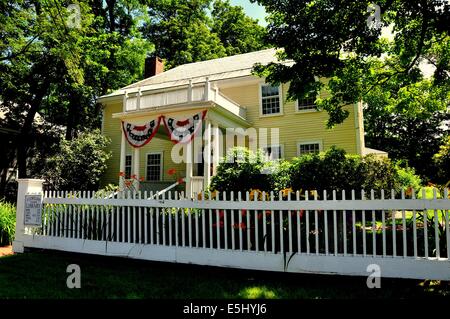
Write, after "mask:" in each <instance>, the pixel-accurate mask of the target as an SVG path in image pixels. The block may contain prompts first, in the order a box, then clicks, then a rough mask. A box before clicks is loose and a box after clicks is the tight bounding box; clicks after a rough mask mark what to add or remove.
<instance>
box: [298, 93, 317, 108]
mask: <svg viewBox="0 0 450 319" xmlns="http://www.w3.org/2000/svg"><path fill="white" fill-rule="evenodd" d="M315 101H316V96H315V95H314V93H310V95H309V96H308V97H305V98H303V99H301V100H297V101H296V102H295V104H296V111H304V110H315V109H316V103H315Z"/></svg>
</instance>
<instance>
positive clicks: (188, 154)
mask: <svg viewBox="0 0 450 319" xmlns="http://www.w3.org/2000/svg"><path fill="white" fill-rule="evenodd" d="M192 146H193V143H192V141H190V142H189V143H187V144H185V148H184V160H185V162H186V180H185V183H186V197H187V198H192V195H193V194H192V167H193V165H192V160H193V157H192V153H193V151H192Z"/></svg>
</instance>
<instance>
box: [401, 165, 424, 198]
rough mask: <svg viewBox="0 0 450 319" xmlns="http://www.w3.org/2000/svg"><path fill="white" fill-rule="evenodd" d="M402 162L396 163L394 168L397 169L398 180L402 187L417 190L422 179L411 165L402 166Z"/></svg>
mask: <svg viewBox="0 0 450 319" xmlns="http://www.w3.org/2000/svg"><path fill="white" fill-rule="evenodd" d="M402 166H403V164H402V163H396V164H395V169H396V170H397V175H398V182H399V184H400V186H401V187H402V188H412V189H414V190H415V191H416V193H417V192H419V190H420V188H421V187H422V179H421V178H420V177H419V176H418V175H416V171H415V170H414V168H412V167H408V166H405V167H402Z"/></svg>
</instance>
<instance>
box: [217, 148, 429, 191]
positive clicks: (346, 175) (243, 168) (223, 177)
mask: <svg viewBox="0 0 450 319" xmlns="http://www.w3.org/2000/svg"><path fill="white" fill-rule="evenodd" d="M239 154H243V155H242V157H241V158H240V159H239V156H238V155H239ZM259 154H260V153H259ZM233 159H234V162H233ZM226 160H227V161H229V162H226V161H225V162H224V163H221V164H220V165H219V167H218V171H217V175H216V176H214V177H213V178H212V182H211V189H212V190H218V191H231V190H233V191H235V192H236V191H241V192H244V191H249V190H250V189H258V190H261V191H266V192H268V191H272V190H273V191H281V190H283V189H289V188H290V189H292V190H293V191H297V190H300V191H302V192H304V191H313V190H316V191H318V192H319V195H321V194H322V192H323V190H327V191H331V190H336V191H338V192H339V191H341V190H346V191H348V192H349V191H351V190H352V189H354V190H355V191H357V193H358V192H359V190H365V191H366V192H369V191H370V190H372V189H373V190H375V191H377V192H378V194H377V196H379V191H380V190H381V189H384V190H390V189H399V188H409V187H412V188H414V189H415V190H419V188H420V184H421V179H420V177H418V176H417V175H415V172H414V170H413V169H411V168H409V167H404V165H403V166H401V165H400V164H395V163H393V162H392V161H391V160H390V159H388V158H377V157H375V156H373V155H368V156H365V157H361V156H357V155H348V154H346V152H345V151H344V150H342V149H338V148H336V147H332V148H330V149H329V150H328V151H327V152H325V153H320V154H306V155H303V156H300V157H297V158H294V159H293V160H292V161H290V162H288V161H280V162H265V161H263V157H262V156H261V155H258V154H253V153H252V152H251V151H249V150H248V149H246V148H236V149H234V150H233V151H232V152H231V153H229V154H228V155H227V158H226ZM261 172H266V173H268V172H271V174H261ZM328 195H331V194H330V192H329V193H328ZM357 196H359V195H357Z"/></svg>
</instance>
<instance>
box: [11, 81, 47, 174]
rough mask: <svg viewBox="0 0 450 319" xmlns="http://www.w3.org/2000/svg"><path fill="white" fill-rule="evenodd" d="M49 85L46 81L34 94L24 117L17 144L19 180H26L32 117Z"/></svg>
mask: <svg viewBox="0 0 450 319" xmlns="http://www.w3.org/2000/svg"><path fill="white" fill-rule="evenodd" d="M49 86H50V83H49V82H48V80H46V81H45V82H44V83H43V84H42V85H41V87H40V89H39V90H38V91H37V92H36V95H35V97H34V99H33V100H32V102H31V106H30V109H29V110H28V113H27V115H26V117H25V121H24V123H23V126H22V129H21V130H20V134H19V136H18V141H17V142H18V143H17V169H18V171H19V178H27V177H28V175H27V159H28V150H29V148H30V139H31V138H32V136H31V134H30V133H31V131H32V130H33V122H34V117H35V116H36V113H37V111H38V110H39V106H40V105H41V103H42V99H43V98H44V96H45V95H46V93H47V90H48V87H49Z"/></svg>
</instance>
